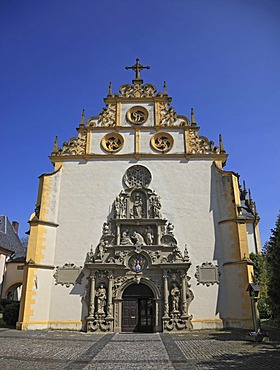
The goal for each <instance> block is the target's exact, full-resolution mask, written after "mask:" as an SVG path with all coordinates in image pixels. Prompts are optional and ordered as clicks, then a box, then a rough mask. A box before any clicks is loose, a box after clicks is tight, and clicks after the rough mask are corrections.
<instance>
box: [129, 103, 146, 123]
mask: <svg viewBox="0 0 280 370" xmlns="http://www.w3.org/2000/svg"><path fill="white" fill-rule="evenodd" d="M148 117H149V113H148V111H147V109H146V108H144V107H142V106H135V107H132V108H130V109H129V110H128V111H127V113H126V118H127V120H128V121H129V122H130V123H133V124H134V125H142V124H143V123H145V122H146V121H147V119H148Z"/></svg>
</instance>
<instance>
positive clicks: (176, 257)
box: [172, 243, 183, 261]
mask: <svg viewBox="0 0 280 370" xmlns="http://www.w3.org/2000/svg"><path fill="white" fill-rule="evenodd" d="M172 246H173V260H174V261H182V259H183V256H182V253H181V251H180V249H179V248H178V247H177V245H176V244H174V243H172Z"/></svg>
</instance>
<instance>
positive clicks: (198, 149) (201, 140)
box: [187, 129, 220, 154]
mask: <svg viewBox="0 0 280 370" xmlns="http://www.w3.org/2000/svg"><path fill="white" fill-rule="evenodd" d="M187 143H188V145H187V146H188V149H187V151H188V153H190V154H210V153H213V154H219V153H220V149H219V147H218V146H214V142H213V141H211V140H209V139H207V137H205V136H199V135H198V131H197V130H192V129H191V130H189V131H188V138H187Z"/></svg>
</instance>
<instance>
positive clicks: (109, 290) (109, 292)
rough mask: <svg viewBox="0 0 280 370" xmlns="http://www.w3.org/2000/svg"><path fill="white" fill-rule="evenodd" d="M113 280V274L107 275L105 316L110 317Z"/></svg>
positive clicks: (111, 315)
mask: <svg viewBox="0 0 280 370" xmlns="http://www.w3.org/2000/svg"><path fill="white" fill-rule="evenodd" d="M113 282H114V277H113V274H109V275H108V301H107V318H112V317H113V314H112V310H113V305H112V296H113Z"/></svg>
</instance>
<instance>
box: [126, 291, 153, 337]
mask: <svg viewBox="0 0 280 370" xmlns="http://www.w3.org/2000/svg"><path fill="white" fill-rule="evenodd" d="M135 285H136V284H133V285H132V286H130V287H129V288H128V289H127V292H125V293H124V295H123V306H122V331H123V332H130V333H132V332H140V333H152V332H153V331H154V311H155V310H154V299H153V294H152V292H151V291H150V289H149V288H148V287H147V286H144V287H141V284H139V285H136V286H135ZM147 288H148V289H149V290H148V289H147ZM137 293H138V296H135V295H136V294H137Z"/></svg>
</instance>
